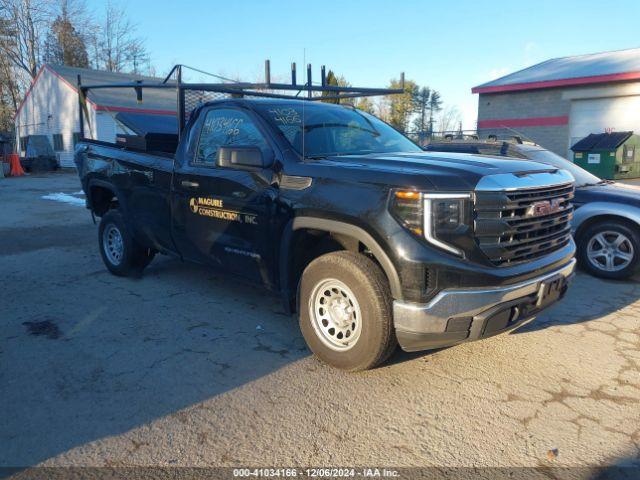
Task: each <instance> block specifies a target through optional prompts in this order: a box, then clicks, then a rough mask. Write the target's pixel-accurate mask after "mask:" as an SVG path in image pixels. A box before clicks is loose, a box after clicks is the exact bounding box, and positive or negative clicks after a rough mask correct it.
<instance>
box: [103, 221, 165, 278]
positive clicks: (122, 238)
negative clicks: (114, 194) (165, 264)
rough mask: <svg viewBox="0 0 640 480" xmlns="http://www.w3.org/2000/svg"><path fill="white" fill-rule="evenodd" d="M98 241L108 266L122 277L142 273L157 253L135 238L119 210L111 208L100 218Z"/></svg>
mask: <svg viewBox="0 0 640 480" xmlns="http://www.w3.org/2000/svg"><path fill="white" fill-rule="evenodd" d="M98 242H99V245H100V256H101V257H102V261H103V262H104V264H105V265H106V267H107V268H108V269H109V271H110V272H111V273H113V274H114V275H118V276H122V277H127V276H133V275H137V274H140V272H142V270H143V269H144V268H145V267H146V266H147V265H148V264H149V263H150V262H151V260H153V257H154V255H155V252H154V251H153V250H151V249H148V248H143V247H141V246H140V245H139V244H138V243H137V242H136V241H135V240H134V239H133V237H132V236H131V233H130V232H129V230H128V228H127V226H126V224H125V222H124V220H123V218H122V214H121V213H120V212H119V211H118V210H109V211H108V212H107V213H106V214H105V215H104V216H103V217H102V219H101V220H100V228H99V229H98Z"/></svg>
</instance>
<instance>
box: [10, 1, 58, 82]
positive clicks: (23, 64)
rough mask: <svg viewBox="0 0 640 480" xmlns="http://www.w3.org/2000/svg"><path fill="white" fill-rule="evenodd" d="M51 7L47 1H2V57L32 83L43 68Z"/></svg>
mask: <svg viewBox="0 0 640 480" xmlns="http://www.w3.org/2000/svg"><path fill="white" fill-rule="evenodd" d="M48 7H49V4H48V2H47V1H44V0H39V1H32V0H0V54H2V55H3V56H6V58H8V59H9V61H10V62H11V64H12V65H13V66H14V67H16V68H17V69H18V70H19V71H20V72H21V73H22V74H23V75H27V76H28V77H29V78H31V79H33V78H35V76H36V75H37V73H38V69H39V68H40V62H41V56H40V51H41V47H42V39H43V33H44V32H45V31H46V29H47V25H48V20H49V15H48Z"/></svg>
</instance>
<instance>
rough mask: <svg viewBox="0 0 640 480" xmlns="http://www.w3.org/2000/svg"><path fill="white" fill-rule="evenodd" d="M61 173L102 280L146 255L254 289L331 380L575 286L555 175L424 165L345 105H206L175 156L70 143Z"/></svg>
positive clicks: (424, 156)
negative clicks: (90, 217) (96, 220)
mask: <svg viewBox="0 0 640 480" xmlns="http://www.w3.org/2000/svg"><path fill="white" fill-rule="evenodd" d="M75 161H76V165H77V167H78V172H79V175H80V178H81V180H82V186H83V189H84V191H85V193H86V198H87V206H88V208H89V209H90V210H91V211H92V213H93V214H94V215H96V216H98V217H101V221H100V226H99V245H100V253H101V255H102V258H103V260H104V263H105V264H106V266H107V268H108V269H109V270H110V271H111V272H113V273H114V274H116V275H129V274H132V273H135V272H140V271H141V269H142V268H144V267H145V266H146V265H147V264H148V263H149V262H150V261H151V260H152V258H153V256H154V254H155V253H157V252H160V253H163V254H169V255H174V256H177V257H180V258H182V259H184V260H188V261H194V262H200V263H204V264H207V265H211V266H213V267H218V268H221V269H223V270H224V271H227V272H230V273H234V274H238V275H241V276H243V277H246V278H248V279H250V280H254V281H257V282H260V283H261V284H264V285H265V286H266V287H268V288H269V289H271V290H273V291H276V292H279V293H280V294H281V296H282V299H283V302H284V305H285V307H286V308H287V310H288V311H289V312H292V313H293V312H294V311H297V312H298V314H299V321H300V328H301V330H302V334H303V335H304V338H305V340H306V342H307V344H308V346H309V347H310V348H311V350H312V351H313V352H314V353H315V354H316V355H317V356H318V357H320V358H321V359H322V360H324V361H325V362H327V363H329V364H331V365H333V366H336V367H339V368H342V369H347V370H362V369H367V368H372V367H374V366H376V365H378V364H380V363H381V362H383V361H385V360H386V359H387V358H388V356H389V355H390V354H391V353H392V351H393V350H394V348H395V347H396V345H397V344H398V343H399V344H400V346H401V347H402V348H403V349H404V350H406V351H416V350H421V349H433V348H438V347H444V346H451V345H455V344H459V343H461V342H466V341H471V340H477V339H480V338H484V337H488V336H491V335H495V334H498V333H501V332H505V331H508V330H511V329H513V328H515V327H517V326H519V325H522V324H523V323H524V322H527V321H528V320H531V319H532V318H534V317H535V315H536V314H537V313H538V312H539V311H540V310H542V309H544V308H546V307H548V306H549V305H550V304H552V303H554V302H556V301H557V300H558V299H559V298H561V297H562V296H563V295H564V293H565V291H566V288H567V284H568V280H569V279H570V277H572V274H573V270H574V264H575V261H574V259H573V257H574V251H575V246H574V243H573V240H572V238H571V229H570V224H569V222H570V219H571V215H572V206H571V203H570V200H571V198H572V196H573V178H572V177H571V175H569V174H568V173H567V172H565V171H564V170H561V169H556V168H553V167H551V166H549V165H542V164H539V163H535V162H530V161H521V160H514V159H509V158H491V157H486V156H476V155H467V154H455V153H428V152H424V151H422V150H421V149H420V148H419V147H418V146H416V145H415V144H414V143H412V142H411V141H410V140H409V139H407V138H406V137H404V136H403V135H401V134H400V133H398V132H397V131H396V130H394V129H393V128H391V127H390V126H389V125H387V124H385V123H384V122H382V121H380V120H379V119H377V118H376V117H374V116H372V115H369V114H367V113H365V112H362V111H359V110H356V109H354V108H352V107H348V106H342V105H332V104H328V103H319V102H310V101H307V100H282V99H278V100H276V99H246V98H230V99H225V100H219V101H214V102H208V103H205V104H203V105H201V106H199V107H198V108H196V109H195V110H194V111H193V112H192V113H191V115H190V116H189V119H188V122H187V124H186V126H185V128H184V133H183V135H181V140H180V143H179V144H178V147H177V150H176V152H175V155H173V154H169V153H157V152H156V153H150V152H149V151H146V152H145V151H141V150H140V151H136V150H135V149H132V148H127V147H123V146H114V145H108V144H105V143H104V142H98V141H92V140H85V141H83V142H81V143H79V144H78V146H77V148H76V160H75Z"/></svg>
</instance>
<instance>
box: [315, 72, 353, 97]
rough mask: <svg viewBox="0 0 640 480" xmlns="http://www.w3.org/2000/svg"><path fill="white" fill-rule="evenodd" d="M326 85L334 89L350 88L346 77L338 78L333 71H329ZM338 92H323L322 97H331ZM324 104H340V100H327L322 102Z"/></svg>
mask: <svg viewBox="0 0 640 480" xmlns="http://www.w3.org/2000/svg"><path fill="white" fill-rule="evenodd" d="M325 81H326V84H327V85H330V86H332V87H348V86H349V82H347V80H346V79H345V78H344V77H342V76H341V77H338V76H337V75H336V74H335V73H333V70H329V71H328V72H327V77H326V80H325ZM336 93H337V92H330V91H325V92H322V94H321V96H322V97H331V96H334V95H336ZM321 101H322V102H324V103H340V100H339V99H334V98H331V99H327V100H321Z"/></svg>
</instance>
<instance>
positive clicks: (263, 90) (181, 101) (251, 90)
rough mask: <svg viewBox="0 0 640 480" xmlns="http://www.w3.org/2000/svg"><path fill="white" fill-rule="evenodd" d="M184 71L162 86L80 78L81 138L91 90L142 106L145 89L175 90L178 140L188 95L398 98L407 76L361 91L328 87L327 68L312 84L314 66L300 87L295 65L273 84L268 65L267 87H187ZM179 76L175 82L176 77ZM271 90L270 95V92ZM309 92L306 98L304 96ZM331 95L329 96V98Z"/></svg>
mask: <svg viewBox="0 0 640 480" xmlns="http://www.w3.org/2000/svg"><path fill="white" fill-rule="evenodd" d="M183 68H190V67H187V66H186V65H175V66H174V67H173V68H172V69H171V71H170V72H169V74H168V75H167V76H166V78H165V79H164V80H163V81H161V82H144V81H141V80H140V81H135V82H128V83H109V84H98V85H83V84H82V79H81V77H80V75H78V101H79V109H80V137H81V138H83V139H84V115H85V114H86V113H87V104H86V99H87V94H88V93H89V91H90V90H99V89H111V88H124V89H126V88H132V89H133V90H134V91H135V93H136V98H137V100H138V102H142V91H143V89H148V88H152V89H174V90H175V91H176V97H177V100H176V106H177V109H176V115H177V118H178V136H179V137H181V136H182V131H183V129H184V125H185V113H186V112H185V92H188V91H201V92H212V93H221V94H228V95H231V96H233V97H238V98H241V97H244V96H250V97H264V98H280V99H290V100H307V101H320V100H341V99H347V98H358V97H373V96H380V95H394V94H400V93H404V73H401V74H400V88H361V87H346V86H345V87H341V86H336V85H328V84H327V77H326V69H325V66H324V65H323V66H322V67H321V70H320V85H313V83H312V81H311V64H309V65H307V79H306V82H305V83H302V84H300V83H297V78H296V77H297V74H296V73H297V72H296V64H295V63H292V64H291V83H273V82H271V63H270V61H269V60H266V61H265V81H264V82H263V83H247V82H233V83H187V82H183V81H182V70H183ZM174 75H175V79H172V77H173V76H174ZM269 90H270V91H269ZM274 91H284V92H297V93H296V94H295V95H293V94H286V93H275V92H274ZM302 92H306V95H301V93H302ZM313 92H322V93H324V95H322V96H320V95H315V96H314V95H313ZM327 93H329V95H327Z"/></svg>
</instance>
